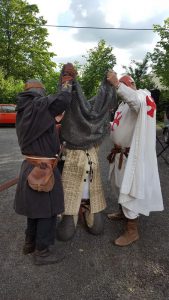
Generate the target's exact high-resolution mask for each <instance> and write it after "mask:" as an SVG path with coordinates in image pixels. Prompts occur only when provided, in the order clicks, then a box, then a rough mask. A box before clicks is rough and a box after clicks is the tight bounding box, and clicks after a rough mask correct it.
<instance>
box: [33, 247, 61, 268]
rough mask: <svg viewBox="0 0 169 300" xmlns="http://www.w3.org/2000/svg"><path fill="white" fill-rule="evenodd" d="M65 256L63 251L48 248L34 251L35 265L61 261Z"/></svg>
mask: <svg viewBox="0 0 169 300" xmlns="http://www.w3.org/2000/svg"><path fill="white" fill-rule="evenodd" d="M64 258H65V254H63V252H61V251H60V252H56V253H53V252H51V251H50V250H49V249H48V248H46V249H43V250H37V249H36V250H35V252H34V253H33V262H34V264H35V265H38V266H40V265H52V264H56V263H59V262H61V261H62V260H63V259H64Z"/></svg>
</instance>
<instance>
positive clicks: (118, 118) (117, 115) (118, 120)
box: [111, 111, 122, 130]
mask: <svg viewBox="0 0 169 300" xmlns="http://www.w3.org/2000/svg"><path fill="white" fill-rule="evenodd" d="M121 118H122V113H121V111H117V112H116V115H115V119H114V121H113V124H112V127H111V128H112V130H114V125H115V124H116V125H117V126H119V124H120V120H121Z"/></svg>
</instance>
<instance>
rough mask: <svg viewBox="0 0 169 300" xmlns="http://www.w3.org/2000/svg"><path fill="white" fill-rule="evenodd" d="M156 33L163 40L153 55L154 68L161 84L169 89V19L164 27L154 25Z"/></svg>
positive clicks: (157, 45)
mask: <svg viewBox="0 0 169 300" xmlns="http://www.w3.org/2000/svg"><path fill="white" fill-rule="evenodd" d="M154 31H155V32H157V33H158V34H159V35H160V38H161V40H160V41H159V42H158V43H157V44H156V47H155V48H154V52H153V54H152V55H151V58H152V62H153V65H152V68H153V70H154V72H155V74H156V75H157V76H158V77H159V79H160V82H161V83H162V84H163V85H164V86H166V87H167V88H169V18H167V19H166V20H165V21H164V26H160V25H154Z"/></svg>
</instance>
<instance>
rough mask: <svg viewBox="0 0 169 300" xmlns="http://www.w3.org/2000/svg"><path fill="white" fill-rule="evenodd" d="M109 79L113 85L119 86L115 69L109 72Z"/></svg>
mask: <svg viewBox="0 0 169 300" xmlns="http://www.w3.org/2000/svg"><path fill="white" fill-rule="evenodd" d="M107 81H108V82H109V83H110V84H111V85H113V86H114V87H115V88H117V87H118V86H119V80H118V78H117V73H116V72H114V71H108V72H107Z"/></svg>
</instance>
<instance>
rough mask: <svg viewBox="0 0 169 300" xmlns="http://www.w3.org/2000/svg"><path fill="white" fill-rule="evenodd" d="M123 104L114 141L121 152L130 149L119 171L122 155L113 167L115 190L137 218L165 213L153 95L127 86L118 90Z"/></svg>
mask: <svg viewBox="0 0 169 300" xmlns="http://www.w3.org/2000/svg"><path fill="white" fill-rule="evenodd" d="M118 94H119V95H120V96H121V97H122V98H123V100H124V102H122V103H121V104H120V106H119V107H118V110H117V112H116V114H115V118H114V122H113V123H112V131H111V139H112V141H113V143H115V144H117V145H119V146H121V147H122V148H125V147H130V152H129V156H128V158H127V159H126V157H125V156H124V159H123V164H122V168H121V170H119V169H118V162H119V156H120V154H116V157H115V162H114V163H112V164H110V178H111V183H112V186H113V188H115V187H117V188H118V189H119V198H118V202H119V203H120V204H121V205H122V206H123V207H125V208H126V209H129V210H131V211H133V212H134V213H135V214H139V213H141V214H144V215H149V213H150V211H160V210H163V200H162V195H161V187H160V181H159V174H158V168H157V158H156V149H155V144H156V109H155V103H154V101H153V99H152V98H151V97H150V93H149V92H148V91H145V90H138V91H135V90H132V89H131V88H128V87H127V86H125V85H124V84H121V85H120V87H119V89H118Z"/></svg>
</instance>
